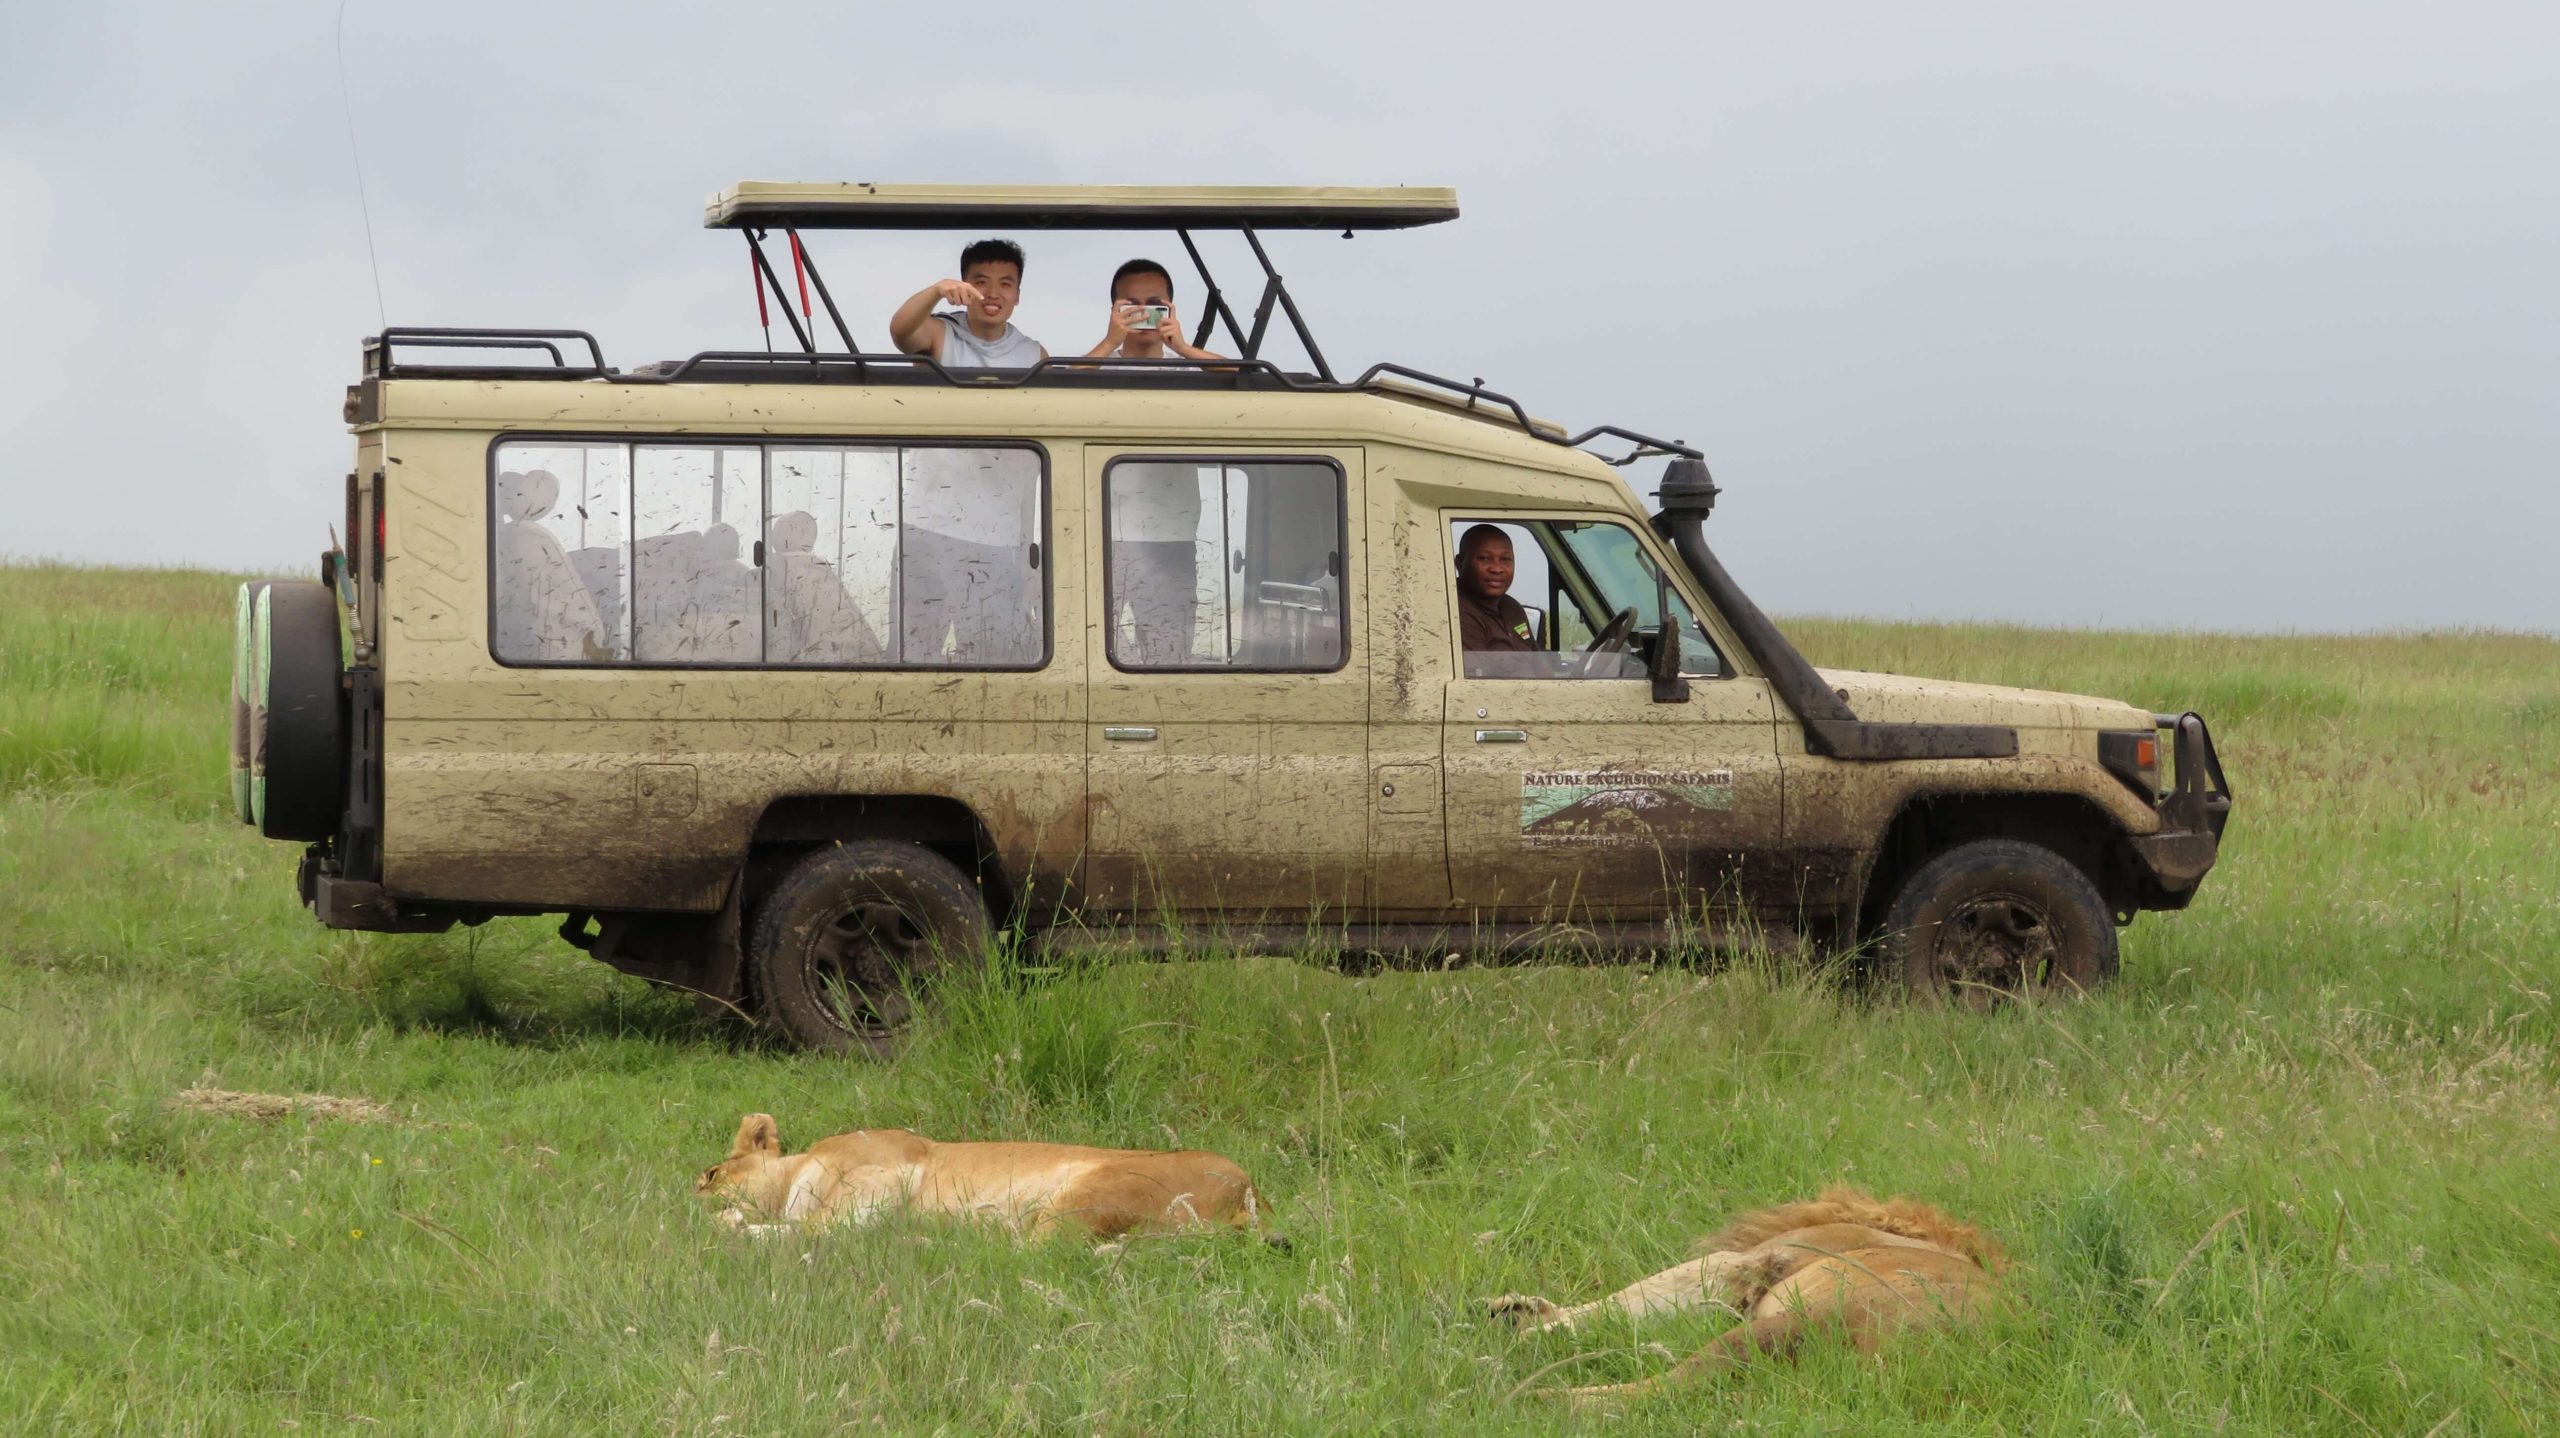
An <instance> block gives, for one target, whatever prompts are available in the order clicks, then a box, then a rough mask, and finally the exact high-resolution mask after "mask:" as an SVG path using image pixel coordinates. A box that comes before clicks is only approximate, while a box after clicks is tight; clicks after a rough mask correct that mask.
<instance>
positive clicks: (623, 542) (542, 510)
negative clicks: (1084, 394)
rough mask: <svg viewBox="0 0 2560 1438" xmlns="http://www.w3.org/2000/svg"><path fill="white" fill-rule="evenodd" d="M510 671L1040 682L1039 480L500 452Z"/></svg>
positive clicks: (936, 459)
mask: <svg viewBox="0 0 2560 1438" xmlns="http://www.w3.org/2000/svg"><path fill="white" fill-rule="evenodd" d="M497 469H498V474H497V476H496V480H495V485H494V492H493V503H492V523H493V524H494V526H495V529H494V531H493V533H492V553H493V556H494V563H495V566H496V569H495V583H494V586H493V589H494V595H495V601H496V606H495V612H494V614H493V616H492V625H491V636H490V638H491V650H492V652H493V653H494V654H496V656H497V657H498V658H499V659H501V660H504V661H507V662H510V663H552V664H558V663H572V664H574V663H616V662H621V663H639V664H666V665H678V666H682V665H717V666H722V667H734V666H741V665H776V666H782V665H820V666H829V667H848V666H866V665H867V666H882V665H896V666H902V667H916V668H937V667H940V668H949V667H966V668H1011V667H1022V668H1027V667H1034V666H1036V665H1038V664H1039V663H1040V662H1041V660H1042V659H1043V657H1044V656H1045V653H1046V620H1047V615H1046V586H1045V584H1043V582H1042V580H1041V576H1040V573H1039V567H1040V563H1041V539H1042V537H1043V535H1044V534H1045V527H1044V516H1043V514H1042V510H1041V467H1040V456H1039V454H1038V453H1037V452H1036V451H1033V450H1030V449H1028V448H1024V447H1020V446H1003V447H998V446H986V447H970V446H961V445H908V446H898V445H858V444H845V445H808V444H772V445H755V444H743V445H716V446H715V445H669V444H637V445H630V444H585V445H576V444H572V445H560V444H534V443H520V442H510V443H507V444H504V445H501V446H499V451H498V455H497Z"/></svg>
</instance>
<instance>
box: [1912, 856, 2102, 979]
mask: <svg viewBox="0 0 2560 1438" xmlns="http://www.w3.org/2000/svg"><path fill="white" fill-rule="evenodd" d="M1881 944H1882V954H1881V957H1882V959H1883V961H1884V967H1885V969H1886V971H1887V972H1890V973H1899V974H1900V975H1901V976H1902V981H1903V983H1904V985H1905V986H1906V987H1908V988H1909V989H1910V990H1911V992H1912V994H1913V995H1914V996H1915V997H1919V998H1923V999H1929V1000H1940V1001H1944V1002H1948V1003H1953V1004H1959V1005H1962V1006H1964V1007H1966V1008H1989V1007H1991V1006H1994V1005H1996V1004H1999V1003H2002V1002H2004V1001H2006V1000H2010V999H2015V998H2019V997H2023V996H2027V995H2033V994H2071V993H2081V992H2085V991H2087V990H2090V989H2094V988H2096V987H2098V986H2099V985H2100V984H2103V983H2105V982H2106V981H2107V980H2109V979H2111V978H2114V977H2115V973H2116V928H2115V919H2114V916H2113V915H2112V914H2110V913H2109V912H2108V910H2107V905H2106V901H2105V900H2104V899H2103V898H2101V897H2100V896H2099V894H2098V889H2097V886H2096V885H2094V884H2092V883H2090V882H2089V876H2088V875H2086V874H2083V873H2082V872H2080V870H2079V868H2078V867H2077V866H2076V865H2074V864H2072V862H2071V861H2070V860H2068V859H2065V858H2063V857H2062V856H2061V855H2060V854H2057V853H2055V852H2053V851H2052V850H2051V849H2047V848H2044V847H2043V846H2041V845H2037V844H2030V843H2026V842H2024V841H2022V840H2018V839H1977V840H1974V841H1973V842H1971V843H1966V844H1958V845H1956V846H1955V847H1954V848H1952V849H1949V850H1947V851H1946V852H1944V853H1942V854H1939V855H1938V856H1936V857H1935V858H1932V859H1931V860H1929V861H1928V862H1927V863H1925V864H1922V865H1921V866H1920V867H1919V868H1917V869H1915V870H1913V871H1912V872H1911V876H1910V877H1909V878H1908V879H1905V880H1904V881H1903V883H1902V888H1901V889H1900V890H1899V891H1898V892H1897V893H1896V894H1895V895H1894V899H1893V904H1892V906H1891V907H1890V908H1888V909H1887V910H1886V911H1885V919H1884V929H1883V933H1882V935H1881Z"/></svg>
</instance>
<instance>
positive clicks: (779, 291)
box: [744, 230, 834, 354]
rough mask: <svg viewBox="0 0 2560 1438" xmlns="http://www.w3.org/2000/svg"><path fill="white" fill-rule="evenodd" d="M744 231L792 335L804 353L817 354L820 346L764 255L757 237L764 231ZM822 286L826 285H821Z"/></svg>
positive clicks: (759, 272) (749, 246) (757, 268)
mask: <svg viewBox="0 0 2560 1438" xmlns="http://www.w3.org/2000/svg"><path fill="white" fill-rule="evenodd" d="M744 233H745V234H746V237H747V249H748V250H749V251H750V252H752V253H753V254H754V255H755V257H756V272H757V273H758V274H761V275H763V276H764V282H765V283H766V284H767V285H769V286H771V287H772V289H773V298H774V301H775V302H776V303H777V304H779V305H780V306H781V307H782V317H783V318H784V319H785V320H788V321H789V322H790V324H791V335H792V337H793V338H794V339H797V340H798V341H800V350H801V352H802V353H803V354H816V353H817V352H818V346H817V345H816V344H815V343H814V342H813V341H811V340H810V338H809V332H808V330H806V329H804V328H802V327H801V324H800V316H798V315H796V314H794V313H792V311H791V296H790V295H789V294H788V293H787V292H785V291H784V289H783V288H782V279H781V277H780V276H778V275H776V274H774V272H773V262H772V261H771V260H768V259H766V258H765V257H764V246H763V245H761V244H759V243H757V239H756V237H757V236H759V235H761V234H763V233H764V232H763V231H761V230H748V231H745V232H744ZM821 288H824V287H823V286H821ZM828 308H829V309H833V308H834V306H832V305H830V306H828Z"/></svg>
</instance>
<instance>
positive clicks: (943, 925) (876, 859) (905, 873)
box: [748, 839, 989, 1058]
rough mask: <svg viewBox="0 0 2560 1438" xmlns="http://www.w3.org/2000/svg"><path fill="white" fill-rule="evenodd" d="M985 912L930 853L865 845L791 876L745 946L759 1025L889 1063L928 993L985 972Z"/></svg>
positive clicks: (813, 858) (962, 878) (891, 844)
mask: <svg viewBox="0 0 2560 1438" xmlns="http://www.w3.org/2000/svg"><path fill="white" fill-rule="evenodd" d="M988 928H989V926H988V922H987V906H986V903H985V902H984V901H983V900H982V899H981V898H980V897H979V895H978V888H977V885H975V884H973V883H971V882H970V880H969V876H968V875H967V874H964V873H962V872H961V871H960V868H959V866H958V865H956V864H953V863H952V862H951V861H950V860H948V859H946V858H943V857H942V856H941V855H940V854H937V853H934V852H933V851H932V850H930V849H926V848H923V847H921V846H919V845H915V844H906V843H898V842H895V841H892V840H885V839H862V840H856V841H854V842H852V843H845V844H835V845H831V846H829V847H827V848H824V849H820V850H817V851H816V852H814V853H812V854H810V855H809V856H808V857H807V858H805V859H802V860H801V861H800V862H799V863H798V864H795V865H793V866H792V868H791V870H790V872H789V873H787V874H785V875H784V876H783V878H782V881H781V882H780V883H778V884H776V885H775V886H774V888H773V890H772V892H771V893H769V894H767V895H766V896H765V898H764V901H763V902H762V903H760V904H759V905H757V907H756V918H755V925H754V930H753V932H752V934H751V935H750V936H749V939H748V961H749V962H750V963H751V964H752V965H753V966H754V969H755V981H756V993H757V1001H758V1006H759V1008H761V1010H762V1011H763V1015H764V1017H765V1018H766V1019H767V1020H769V1021H770V1022H772V1023H773V1024H774V1026H775V1027H777V1028H779V1029H781V1030H782V1031H783V1032H784V1033H785V1034H788V1035H789V1036H790V1037H791V1039H792V1040H793V1041H794V1042H795V1043H798V1044H801V1045H803V1046H805V1047H808V1048H814V1049H824V1050H828V1051H830V1052H836V1053H861V1054H864V1055H866V1056H868V1057H871V1058H887V1057H889V1056H890V1055H891V1054H893V1053H894V1052H895V1051H896V1049H897V1046H898V1043H899V1042H900V1040H902V1039H903V1038H904V1037H905V1036H906V1033H907V1031H908V1029H909V1028H910V1027H911V1026H912V1025H913V1024H914V1022H915V1019H916V1016H917V1013H918V1010H919V1009H921V1008H922V1007H923V1006H924V1005H925V1003H926V1002H927V1001H928V999H929V997H930V994H931V991H932V989H933V986H934V984H935V983H936V982H937V981H938V980H940V979H942V978H944V977H947V976H949V975H951V974H952V973H954V972H961V971H965V970H967V969H970V968H974V967H977V966H979V965H981V964H983V963H984V962H985V961H986V951H987V938H988Z"/></svg>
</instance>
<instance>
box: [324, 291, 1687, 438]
mask: <svg viewBox="0 0 2560 1438" xmlns="http://www.w3.org/2000/svg"><path fill="white" fill-rule="evenodd" d="M572 341H573V342H576V343H578V344H583V345H584V346H586V350H587V357H588V360H589V363H587V364H585V365H574V364H571V363H569V362H568V360H567V359H566V358H565V357H564V356H563V355H562V353H561V350H560V344H561V342H572ZM402 345H406V346H413V347H416V348H421V349H521V350H540V351H543V352H544V353H546V354H548V355H549V356H550V357H551V363H550V364H549V365H547V366H543V365H528V366H507V365H417V364H402V363H400V362H399V361H398V360H397V358H396V355H395V351H394V347H395V346H402ZM364 352H365V373H366V374H367V375H369V376H372V377H375V378H380V379H397V378H401V377H402V376H404V375H406V376H410V377H414V378H452V377H462V376H478V377H483V378H520V379H602V380H606V381H609V382H611V383H613V384H682V383H685V382H686V381H688V380H694V379H695V378H696V377H697V376H698V375H701V374H703V372H705V371H707V370H718V369H724V368H725V369H731V370H733V371H742V372H743V373H733V374H728V375H722V376H721V378H722V379H723V380H733V379H746V378H750V377H752V379H754V380H759V381H764V382H768V383H790V382H794V381H802V382H806V381H816V382H820V383H846V382H850V383H855V384H860V383H864V382H866V381H868V380H869V379H870V378H871V371H872V370H873V369H874V368H885V369H891V370H897V371H901V372H904V373H909V374H921V375H929V376H931V377H932V378H933V379H936V380H939V381H941V382H942V383H944V384H948V385H954V386H957V387H960V388H964V389H1021V388H1023V387H1025V386H1029V385H1033V384H1037V383H1039V382H1040V381H1042V380H1043V379H1048V378H1053V377H1056V378H1063V377H1065V376H1067V375H1069V374H1073V373H1077V372H1085V373H1091V372H1093V371H1097V370H1123V371H1132V372H1136V373H1145V372H1148V371H1155V372H1157V373H1160V374H1167V375H1180V376H1182V377H1184V378H1186V379H1194V380H1197V379H1215V378H1221V377H1224V378H1231V379H1235V380H1244V379H1247V378H1250V379H1252V380H1254V381H1255V382H1256V383H1258V384H1265V385H1269V386H1272V387H1274V388H1279V389H1285V390H1290V391H1293V392H1296V393H1299V394H1376V395H1387V396H1394V397H1402V398H1407V399H1411V398H1433V397H1432V396H1429V395H1417V393H1416V390H1415V386H1425V387H1429V388H1433V389H1440V390H1445V391H1447V392H1449V393H1450V394H1453V395H1461V396H1464V397H1465V399H1466V404H1465V405H1464V406H1462V407H1460V408H1461V412H1462V413H1467V412H1476V411H1477V408H1478V406H1479V405H1482V406H1483V407H1484V412H1485V413H1486V414H1487V416H1488V417H1491V415H1493V414H1495V413H1500V414H1503V415H1506V416H1508V417H1509V418H1510V419H1511V420H1512V421H1514V422H1516V423H1517V424H1518V425H1519V426H1520V430H1521V432H1522V433H1524V434H1527V435H1530V436H1532V437H1534V438H1537V439H1542V440H1545V441H1546V442H1547V443H1549V444H1555V445H1562V446H1564V447H1565V448H1567V449H1580V448H1582V447H1583V446H1584V445H1587V444H1589V443H1590V442H1591V441H1593V440H1595V439H1600V438H1603V437H1606V438H1613V439H1622V440H1625V441H1627V442H1628V443H1629V444H1631V445H1633V446H1634V448H1633V449H1631V450H1629V451H1628V452H1627V453H1626V454H1624V455H1622V456H1620V457H1618V458H1616V459H1611V458H1609V457H1608V456H1606V455H1600V456H1597V458H1599V459H1601V460H1602V461H1603V462H1604V463H1607V464H1610V465H1613V466H1624V465H1628V464H1632V463H1634V462H1635V461H1637V460H1639V459H1648V458H1654V457H1658V456H1666V455H1667V456H1671V457H1674V458H1685V459H1700V458H1703V457H1704V456H1702V455H1701V454H1700V453H1699V452H1698V451H1697V450H1695V449H1692V448H1690V447H1689V446H1688V445H1686V444H1683V443H1681V442H1680V441H1678V440H1668V439H1657V438H1655V437H1654V436H1652V435H1649V434H1644V433H1642V432H1640V431H1637V430H1632V429H1625V428H1621V427H1620V426H1618V425H1614V424H1604V425H1597V426H1594V427H1593V428H1590V429H1587V430H1584V431H1583V432H1582V433H1580V434H1577V435H1570V436H1568V435H1566V434H1564V433H1562V432H1561V431H1560V430H1558V429H1557V428H1556V427H1555V426H1553V425H1548V424H1541V423H1539V422H1538V421H1536V420H1534V419H1531V418H1530V417H1529V411H1528V410H1527V409H1526V408H1524V407H1523V406H1522V405H1521V403H1520V401H1518V400H1516V399H1513V398H1512V397H1511V396H1509V395H1507V394H1503V393H1502V392H1500V391H1498V390H1492V389H1487V388H1486V387H1485V383H1484V381H1483V380H1482V379H1480V378H1479V379H1477V380H1475V381H1473V382H1472V383H1462V382H1460V381H1458V380H1453V379H1450V378H1448V377H1446V376H1444V375H1436V374H1433V373H1431V372H1430V371H1428V370H1419V369H1415V368H1413V367H1412V366H1410V365H1400V364H1389V363H1379V364H1373V365H1371V366H1369V368H1367V369H1366V370H1363V371H1361V373H1360V377H1359V378H1358V379H1355V380H1352V381H1350V382H1348V383H1345V382H1343V381H1340V380H1334V379H1325V378H1317V377H1313V376H1309V375H1301V374H1292V373H1290V372H1289V371H1287V370H1284V369H1282V368H1281V367H1280V366H1278V365H1277V364H1274V363H1273V362H1271V361H1270V360H1266V359H1222V360H1189V359H1182V358H1179V357H1172V358H1165V359H1125V358H1121V357H1118V356H1113V355H1050V356H1048V357H1047V358H1045V359H1042V360H1040V361H1039V362H1038V363H1036V364H1033V365H1032V366H1031V367H1030V368H1028V369H1019V370H1010V369H1008V370H975V369H953V368H951V367H950V366H947V365H945V364H943V363H942V362H941V361H940V360H937V359H935V358H933V357H932V356H930V355H920V354H874V353H870V352H867V351H860V350H844V351H838V352H834V353H827V352H812V351H808V350H797V351H794V350H703V351H700V352H699V353H696V354H693V355H690V356H688V357H686V358H684V359H681V360H674V361H668V362H662V363H658V364H649V365H642V366H640V367H638V368H636V369H634V370H632V371H631V372H629V373H627V374H626V373H623V372H621V371H618V370H615V369H611V368H609V367H607V366H606V364H605V362H604V351H603V349H602V347H600V346H599V345H597V343H596V341H595V336H593V335H590V334H588V333H587V332H586V331H585V330H500V329H442V328H425V327H417V326H400V327H394V328H389V329H385V330H384V331H383V332H382V333H381V334H379V335H374V336H371V337H369V338H367V339H366V340H365V350H364ZM1389 379H1394V380H1403V381H1405V382H1406V383H1404V384H1388V383H1384V382H1383V381H1385V380H1389Z"/></svg>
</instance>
